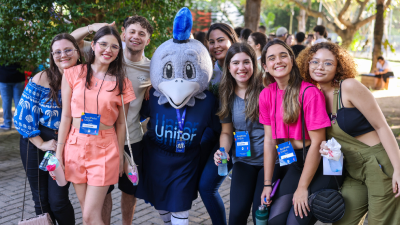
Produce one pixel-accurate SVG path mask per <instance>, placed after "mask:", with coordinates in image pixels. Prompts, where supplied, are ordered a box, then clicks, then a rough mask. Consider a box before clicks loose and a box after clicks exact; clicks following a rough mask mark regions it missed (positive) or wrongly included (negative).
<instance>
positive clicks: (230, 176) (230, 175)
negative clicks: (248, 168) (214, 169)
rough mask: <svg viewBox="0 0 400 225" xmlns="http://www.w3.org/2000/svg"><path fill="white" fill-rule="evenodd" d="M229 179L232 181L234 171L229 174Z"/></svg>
mask: <svg viewBox="0 0 400 225" xmlns="http://www.w3.org/2000/svg"><path fill="white" fill-rule="evenodd" d="M228 177H229V179H231V180H232V171H231V172H230V173H229V174H228Z"/></svg>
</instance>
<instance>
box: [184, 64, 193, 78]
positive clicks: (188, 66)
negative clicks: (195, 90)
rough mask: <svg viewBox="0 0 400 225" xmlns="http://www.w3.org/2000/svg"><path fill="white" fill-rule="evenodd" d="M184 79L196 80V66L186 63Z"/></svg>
mask: <svg viewBox="0 0 400 225" xmlns="http://www.w3.org/2000/svg"><path fill="white" fill-rule="evenodd" d="M183 72H184V73H183V77H184V78H185V79H193V78H196V72H195V70H194V65H193V63H191V62H186V63H185V68H184V70H183Z"/></svg>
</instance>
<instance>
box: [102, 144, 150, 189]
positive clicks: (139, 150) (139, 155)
mask: <svg viewBox="0 0 400 225" xmlns="http://www.w3.org/2000/svg"><path fill="white" fill-rule="evenodd" d="M131 147H132V154H133V160H134V161H135V163H136V165H138V172H139V182H140V175H141V173H142V161H143V141H139V142H136V143H134V144H131ZM124 149H125V152H126V153H128V155H131V154H130V152H129V148H128V145H125V148H124ZM118 189H119V190H121V191H123V192H125V193H126V194H129V195H135V193H136V189H137V186H133V184H132V182H131V181H130V180H129V179H128V177H127V176H126V175H125V173H124V174H122V177H120V178H119V180H118ZM113 190H114V185H110V188H109V189H108V191H107V194H109V193H111V192H112V191H113Z"/></svg>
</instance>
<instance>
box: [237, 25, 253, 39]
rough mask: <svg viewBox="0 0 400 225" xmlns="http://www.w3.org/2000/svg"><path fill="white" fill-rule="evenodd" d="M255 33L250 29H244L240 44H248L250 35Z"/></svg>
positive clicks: (241, 33)
mask: <svg viewBox="0 0 400 225" xmlns="http://www.w3.org/2000/svg"><path fill="white" fill-rule="evenodd" d="M251 33H253V31H252V30H250V29H249V28H244V29H243V30H242V31H241V32H240V38H239V39H240V42H245V43H246V42H247V39H248V38H249V36H250V34H251Z"/></svg>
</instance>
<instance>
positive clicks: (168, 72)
mask: <svg viewBox="0 0 400 225" xmlns="http://www.w3.org/2000/svg"><path fill="white" fill-rule="evenodd" d="M163 77H164V78H165V79H172V78H174V68H173V67H172V63H171V62H169V63H167V64H165V66H164V75H163Z"/></svg>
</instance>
